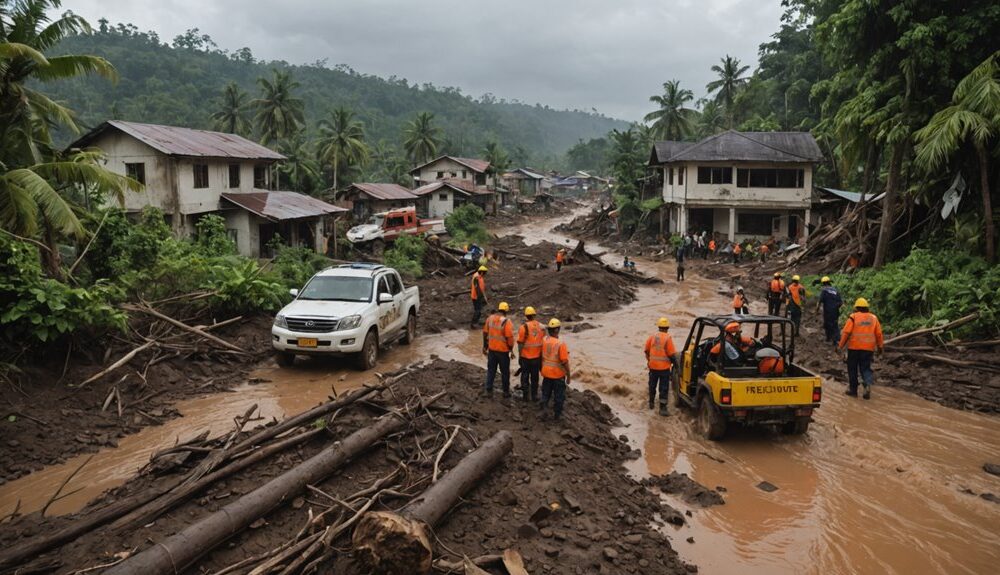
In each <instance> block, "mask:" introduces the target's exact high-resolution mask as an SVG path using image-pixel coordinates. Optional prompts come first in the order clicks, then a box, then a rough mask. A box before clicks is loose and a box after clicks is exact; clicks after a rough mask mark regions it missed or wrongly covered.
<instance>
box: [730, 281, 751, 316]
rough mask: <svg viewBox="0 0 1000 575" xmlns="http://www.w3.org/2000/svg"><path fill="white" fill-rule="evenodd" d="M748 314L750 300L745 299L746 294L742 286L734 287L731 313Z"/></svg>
mask: <svg viewBox="0 0 1000 575" xmlns="http://www.w3.org/2000/svg"><path fill="white" fill-rule="evenodd" d="M749 314H750V302H749V301H747V296H746V294H744V293H743V288H741V287H738V288H736V293H735V294H733V315H749Z"/></svg>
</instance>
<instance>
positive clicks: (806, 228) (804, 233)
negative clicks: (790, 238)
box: [802, 208, 812, 243]
mask: <svg viewBox="0 0 1000 575" xmlns="http://www.w3.org/2000/svg"><path fill="white" fill-rule="evenodd" d="M811 214H812V210H810V209H809V208H806V218H805V221H804V222H802V243H805V242H806V241H808V240H809V217H810V215H811Z"/></svg>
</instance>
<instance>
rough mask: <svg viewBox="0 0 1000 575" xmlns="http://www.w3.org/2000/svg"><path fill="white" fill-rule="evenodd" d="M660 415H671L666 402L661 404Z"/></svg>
mask: <svg viewBox="0 0 1000 575" xmlns="http://www.w3.org/2000/svg"><path fill="white" fill-rule="evenodd" d="M660 415H670V414H669V413H668V412H667V403H666V402H663V403H661V404H660Z"/></svg>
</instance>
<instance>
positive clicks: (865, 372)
mask: <svg viewBox="0 0 1000 575" xmlns="http://www.w3.org/2000/svg"><path fill="white" fill-rule="evenodd" d="M845 348H846V349H847V353H846V354H845V355H844V360H845V361H846V362H847V378H848V385H847V395H850V396H851V397H857V396H858V379H859V376H860V379H861V382H862V383H863V384H864V386H865V393H864V398H865V399H871V397H872V385H873V384H874V383H875V373H874V372H873V371H872V357H873V356H874V355H875V353H876V352H878V354H879V355H881V354H882V351H883V349H884V348H885V345H884V343H883V341H882V324H881V323H879V321H878V317H876V316H875V314H873V313H871V312H870V311H868V300H866V299H865V298H863V297H859V298H858V299H857V301H855V302H854V313H852V314H851V315H850V316H849V317H848V318H847V322H846V323H844V330H843V331H842V332H841V334H840V343H839V344H837V349H839V350H841V351H843V350H844V349H845Z"/></svg>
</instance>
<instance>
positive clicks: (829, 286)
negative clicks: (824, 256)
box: [816, 276, 844, 345]
mask: <svg viewBox="0 0 1000 575" xmlns="http://www.w3.org/2000/svg"><path fill="white" fill-rule="evenodd" d="M820 283H822V284H823V287H822V288H821V289H820V291H819V303H817V304H816V311H819V310H820V308H822V310H823V335H824V338H825V340H826V342H827V343H832V344H834V345H837V318H839V317H840V308H841V307H842V306H843V305H844V300H843V299H841V297H840V292H839V291H837V288H835V287H833V282H831V281H830V278H829V276H823V279H821V280H820Z"/></svg>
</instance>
